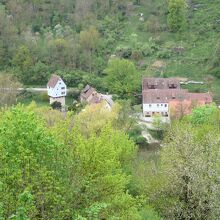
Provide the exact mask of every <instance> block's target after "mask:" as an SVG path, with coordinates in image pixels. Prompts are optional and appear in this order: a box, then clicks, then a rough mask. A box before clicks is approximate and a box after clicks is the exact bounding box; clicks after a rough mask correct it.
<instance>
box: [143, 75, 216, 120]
mask: <svg viewBox="0 0 220 220" xmlns="http://www.w3.org/2000/svg"><path fill="white" fill-rule="evenodd" d="M210 103H212V96H211V95H210V94H209V93H189V92H188V90H186V89H181V87H180V81H179V79H177V78H147V77H145V78H143V79H142V107H143V116H144V117H152V116H153V115H155V114H159V115H161V116H163V117H167V118H170V115H171V113H172V114H175V115H176V116H180V115H185V114H190V113H191V111H192V109H193V108H194V107H195V106H198V105H206V104H210Z"/></svg>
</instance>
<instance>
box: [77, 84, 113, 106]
mask: <svg viewBox="0 0 220 220" xmlns="http://www.w3.org/2000/svg"><path fill="white" fill-rule="evenodd" d="M80 101H81V103H87V104H90V105H92V104H99V103H103V102H104V103H105V107H106V108H108V109H111V108H112V106H113V104H114V102H113V100H112V96H111V95H105V94H102V93H98V92H97V91H96V89H95V88H93V87H91V86H90V85H86V87H85V88H84V89H83V90H82V92H81V93H80Z"/></svg>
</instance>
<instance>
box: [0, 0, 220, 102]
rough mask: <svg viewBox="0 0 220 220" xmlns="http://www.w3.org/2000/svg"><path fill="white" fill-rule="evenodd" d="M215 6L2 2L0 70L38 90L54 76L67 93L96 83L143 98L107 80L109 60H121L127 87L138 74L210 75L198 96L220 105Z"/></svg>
mask: <svg viewBox="0 0 220 220" xmlns="http://www.w3.org/2000/svg"><path fill="white" fill-rule="evenodd" d="M218 3H219V2H218V0H214V1H208V0H201V1H199V2H197V1H185V0H169V1H162V0H147V1H131V0H123V1H118V0H116V1H100V0H91V1H89V3H88V2H87V1H85V0H84V1H81V0H73V1H70V0H64V1H61V2H59V1H35V0H30V1H23V0H18V1H16V2H14V1H13V0H8V1H5V0H1V1H0V21H1V22H0V26H1V35H0V60H1V61H0V71H3V72H8V73H11V74H13V75H15V76H17V77H18V79H19V80H20V81H21V83H23V84H24V85H38V86H40V87H41V86H44V85H45V84H46V82H47V80H48V78H49V77H50V75H51V74H52V73H54V72H56V73H57V74H59V75H60V76H61V77H63V78H64V80H65V82H67V85H68V86H69V87H75V88H78V89H82V87H83V86H85V85H86V84H91V85H92V86H94V87H96V88H97V89H98V90H99V91H103V92H104V91H105V92H106V90H108V91H109V92H112V93H116V95H119V96H120V97H126V98H128V97H129V98H130V97H131V96H132V95H131V94H133V93H134V90H135V93H140V91H139V87H138V84H136V83H134V85H132V84H131V83H130V85H129V84H128V83H127V82H126V83H125V84H124V83H122V84H123V85H122V87H120V85H121V84H120V85H117V83H118V81H117V83H116V82H115V83H116V84H115V86H116V87H117V88H114V87H113V85H114V80H118V78H119V77H118V78H117V76H116V75H115V76H114V77H115V78H114V77H113V75H112V74H108V72H111V73H112V68H116V67H113V66H115V64H116V61H112V59H111V58H114V57H115V56H116V60H119V59H120V58H123V59H126V60H121V61H120V64H121V65H123V64H122V63H124V65H125V62H126V61H127V62H128V63H127V65H128V66H129V69H124V68H123V66H120V68H122V69H124V70H125V71H129V75H128V76H126V77H125V81H127V80H134V79H136V80H137V81H138V79H140V78H139V77H140V76H141V75H148V76H149V75H150V76H165V77H169V76H180V77H185V78H190V79H193V80H199V81H203V80H204V78H206V76H207V75H208V74H209V75H212V76H213V77H214V79H216V80H213V81H212V82H210V83H207V84H205V85H204V86H203V88H201V89H202V91H211V92H213V94H214V96H215V101H217V102H219V101H220V97H219V94H220V92H219V91H220V87H219V30H220V29H219V25H218V23H219V22H218V21H219V13H218ZM109 59H110V60H111V61H109ZM156 61H160V62H161V61H162V63H163V65H162V66H157V65H155V62H156ZM118 62H119V61H118ZM114 63H115V64H114ZM132 63H133V64H132ZM132 65H133V66H132ZM113 72H114V71H113ZM130 73H132V74H130ZM106 74H107V75H108V77H106ZM120 74H122V77H124V75H123V72H121V73H120ZM120 76H121V75H120ZM121 80H122V79H121ZM119 82H120V81H119ZM205 82H206V80H205ZM139 85H140V83H139ZM131 86H132V87H131ZM135 102H136V103H139V101H138V99H137V100H135Z"/></svg>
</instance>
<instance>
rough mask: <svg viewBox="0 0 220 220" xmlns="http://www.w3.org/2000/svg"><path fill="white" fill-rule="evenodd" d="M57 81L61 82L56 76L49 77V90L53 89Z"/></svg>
mask: <svg viewBox="0 0 220 220" xmlns="http://www.w3.org/2000/svg"><path fill="white" fill-rule="evenodd" d="M59 80H61V78H60V77H59V76H58V75H56V74H53V75H52V76H51V77H50V80H49V82H48V83H47V85H48V86H49V87H51V88H54V87H55V86H56V84H57V82H58V81H59Z"/></svg>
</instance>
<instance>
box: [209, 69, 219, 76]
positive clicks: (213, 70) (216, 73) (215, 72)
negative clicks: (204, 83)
mask: <svg viewBox="0 0 220 220" xmlns="http://www.w3.org/2000/svg"><path fill="white" fill-rule="evenodd" d="M209 74H211V75H213V76H215V77H217V78H220V67H216V68H214V69H212V70H211V71H210V72H209Z"/></svg>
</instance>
